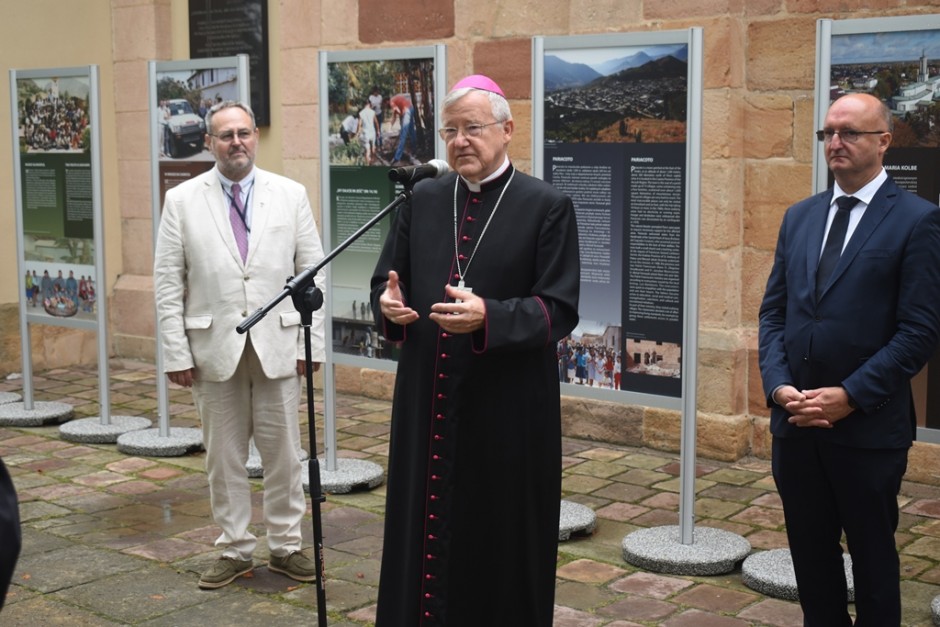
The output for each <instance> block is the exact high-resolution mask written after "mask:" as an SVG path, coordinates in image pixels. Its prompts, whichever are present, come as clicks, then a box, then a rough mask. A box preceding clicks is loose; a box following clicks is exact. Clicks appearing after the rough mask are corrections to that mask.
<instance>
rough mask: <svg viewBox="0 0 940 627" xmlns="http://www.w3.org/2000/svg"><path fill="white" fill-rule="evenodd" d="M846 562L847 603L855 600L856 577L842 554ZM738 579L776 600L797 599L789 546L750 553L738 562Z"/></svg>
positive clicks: (845, 554) (798, 598)
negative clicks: (854, 577) (739, 576)
mask: <svg viewBox="0 0 940 627" xmlns="http://www.w3.org/2000/svg"><path fill="white" fill-rule="evenodd" d="M842 561H843V562H844V564H845V582H846V584H847V585H848V588H849V590H848V592H849V603H852V602H854V601H855V580H854V579H853V577H852V558H851V557H850V556H849V554H848V553H843V554H842ZM741 581H742V582H743V583H744V585H745V586H747V587H748V588H750V589H751V590H756V591H757V592H760V593H762V594H766V595H767V596H769V597H774V598H776V599H786V600H787V601H799V600H800V594H799V592H797V588H796V575H795V574H794V572H793V559H792V557H791V556H790V549H771V550H769V551H761V552H759V553H754V554H753V555H749V556H748V558H747V559H746V560H744V564H742V565H741Z"/></svg>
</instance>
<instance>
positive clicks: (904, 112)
mask: <svg viewBox="0 0 940 627" xmlns="http://www.w3.org/2000/svg"><path fill="white" fill-rule="evenodd" d="M829 84H830V94H829V99H830V101H834V100H837V99H838V98H840V97H841V96H844V95H845V94H850V93H869V94H872V95H874V96H877V97H878V98H880V99H881V100H882V101H883V102H884V103H885V104H887V105H888V107H889V108H890V109H891V111H892V113H893V114H894V117H895V127H894V138H893V139H892V141H891V145H892V146H893V147H907V148H915V147H916V148H935V147H937V146H940V31H936V30H923V31H898V32H882V33H859V34H851V35H837V36H834V37H833V38H832V68H831V71H830V82H829Z"/></svg>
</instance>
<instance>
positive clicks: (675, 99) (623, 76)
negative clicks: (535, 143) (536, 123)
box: [544, 44, 688, 143]
mask: <svg viewBox="0 0 940 627" xmlns="http://www.w3.org/2000/svg"><path fill="white" fill-rule="evenodd" d="M687 77H688V46H687V45H686V44H671V45H659V46H646V47H620V48H589V49H577V50H564V51H560V50H554V51H551V52H546V54H545V123H544V128H545V141H546V142H547V143H580V142H612V143H632V142H635V143H680V142H684V141H685V136H686V129H685V120H686V108H687V104H686V100H687Z"/></svg>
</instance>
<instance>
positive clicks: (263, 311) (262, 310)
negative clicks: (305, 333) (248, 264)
mask: <svg viewBox="0 0 940 627" xmlns="http://www.w3.org/2000/svg"><path fill="white" fill-rule="evenodd" d="M412 193H413V192H412V190H411V187H407V186H406V187H405V189H404V190H403V191H402V192H401V193H400V194H398V196H397V197H395V199H394V200H393V201H392V202H390V203H389V204H388V206H387V207H385V208H384V209H382V210H381V211H380V212H378V213H377V214H375V216H373V217H372V218H371V219H370V220H369V221H368V222H366V223H365V224H363V225H362V226H361V227H359V229H357V230H356V232H355V233H353V234H352V235H350V236H349V237H347V238H346V240H345V241H343V242H342V243H341V244H340V245H339V246H337V247H336V248H334V249H333V250H332V251H330V253H329V254H328V255H326V256H325V257H324V258H323V259H321V260H320V261H319V262H318V263H316V264H314V265H312V266H309V267H307V268H305V269H304V270H303V271H301V272H300V273H299V274H298V275H297V276H294V277H289V278H288V279H287V283H286V284H285V285H284V289H283V290H282V291H281V293H280V294H278V295H277V296H275V297H274V298H272V299H271V300H270V301H269V302H268V303H267V304H265V305H264V306H263V307H259V308H258V309H257V310H255V312H254V313H252V314H251V315H250V316H248V317H247V318H245V319H244V320H242V322H241V324H239V325H238V326H237V327H235V330H236V331H237V332H238V333H246V332H247V331H248V330H249V329H250V328H251V327H253V326H255V325H256V324H258V322H260V321H261V319H262V318H264V317H265V316H266V315H267V314H268V312H269V311H271V310H272V309H274V307H276V306H277V304H278V303H280V302H281V301H282V300H284V299H285V298H287V297H288V296H291V295H292V294H295V293H300V292H303V291H304V290H305V289H306V288H307V286H309V285H310V284H311V283H313V279H314V277H316V275H317V272H319V271H320V269H321V268H323V267H324V266H326V265H327V264H328V263H330V262H331V261H333V259H334V258H335V257H336V256H337V255H339V254H340V253H341V252H343V251H344V250H346V248H348V247H349V245H350V244H352V243H353V242H355V241H356V240H357V239H359V238H360V237H362V236H363V235H364V234H365V233H366V232H367V231H368V230H369V229H371V228H372V227H373V226H375V225H376V224H377V223H378V222H379V221H380V220H381V219H382V218H384V217H385V216H387V215H388V214H389V213H391V212H392V211H394V210H395V209H396V208H397V207H398V206H399V205H400V204H402V203H403V202H405V201H407V200H409V199H410V198H411V195H412Z"/></svg>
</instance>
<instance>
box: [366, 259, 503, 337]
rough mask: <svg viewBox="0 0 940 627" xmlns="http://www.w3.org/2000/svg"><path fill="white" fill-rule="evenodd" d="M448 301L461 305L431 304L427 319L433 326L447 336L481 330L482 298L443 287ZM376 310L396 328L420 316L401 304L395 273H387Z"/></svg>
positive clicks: (482, 317)
mask: <svg viewBox="0 0 940 627" xmlns="http://www.w3.org/2000/svg"><path fill="white" fill-rule="evenodd" d="M444 293H445V294H446V295H447V297H448V298H453V299H454V300H455V301H456V300H458V299H459V300H460V301H461V302H459V303H458V302H452V303H435V304H433V305H431V313H430V314H429V315H428V318H429V319H430V320H432V321H433V322H435V323H437V324H438V325H439V326H440V327H441V328H442V329H444V330H445V331H447V332H448V333H471V332H473V331H476V330H477V329H482V328H483V324H484V322H485V320H486V307H485V306H484V304H483V299H482V298H480V297H479V296H476V295H475V294H473V293H472V292H467V291H464V290H461V289H458V288H456V287H454V286H452V285H446V286H444ZM379 308H380V309H381V310H382V315H383V316H384V317H385V319H386V320H388V321H389V322H392V323H394V324H398V325H402V326H404V325H408V324H411V323H412V322H414V321H415V320H417V319H418V318H419V317H420V316H419V314H418V312H417V311H415V310H414V309H412V308H411V307H408V306H407V305H405V302H404V299H403V298H402V294H401V286H400V285H399V282H398V273H397V272H395V271H394V270H391V271H389V273H388V283H386V284H385V291H384V292H382V295H381V296H379Z"/></svg>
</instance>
